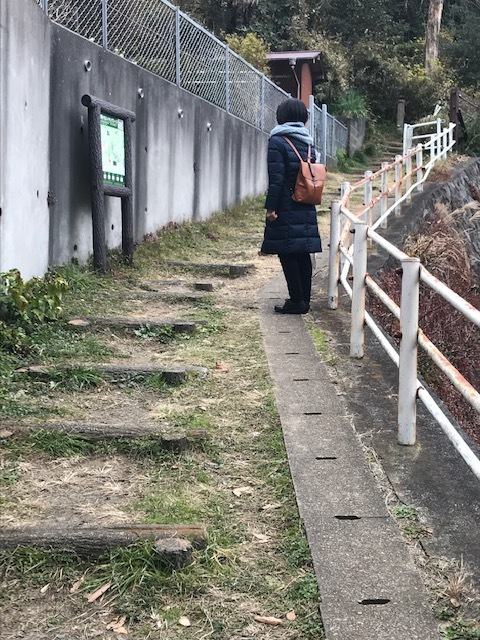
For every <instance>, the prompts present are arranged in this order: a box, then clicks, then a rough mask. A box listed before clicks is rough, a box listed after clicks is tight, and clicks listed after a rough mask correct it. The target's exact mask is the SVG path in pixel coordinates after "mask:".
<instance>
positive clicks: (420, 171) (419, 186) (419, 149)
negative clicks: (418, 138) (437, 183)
mask: <svg viewBox="0 0 480 640" xmlns="http://www.w3.org/2000/svg"><path fill="white" fill-rule="evenodd" d="M419 167H420V168H419ZM422 179H423V147H422V145H421V144H417V175H416V181H417V191H423V182H421V180H422Z"/></svg>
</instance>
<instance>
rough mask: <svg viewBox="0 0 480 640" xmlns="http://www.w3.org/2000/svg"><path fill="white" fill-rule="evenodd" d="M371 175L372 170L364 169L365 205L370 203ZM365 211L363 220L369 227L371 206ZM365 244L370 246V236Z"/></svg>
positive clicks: (371, 220)
mask: <svg viewBox="0 0 480 640" xmlns="http://www.w3.org/2000/svg"><path fill="white" fill-rule="evenodd" d="M372 175H373V171H365V173H364V177H365V178H368V180H367V182H365V184H364V190H363V197H364V200H365V202H364V204H365V206H367V205H368V204H370V203H371V202H372V181H371V180H370V178H371V177H372ZM365 213H366V220H365V222H366V223H367V224H368V225H369V226H370V227H371V226H372V224H373V208H372V207H370V208H369V209H367V211H366V212H365ZM367 246H368V247H369V248H370V247H371V246H372V240H371V239H370V238H368V241H367Z"/></svg>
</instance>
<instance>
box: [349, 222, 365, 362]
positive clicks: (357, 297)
mask: <svg viewBox="0 0 480 640" xmlns="http://www.w3.org/2000/svg"><path fill="white" fill-rule="evenodd" d="M367 229H368V227H367V224H366V222H363V221H360V222H356V223H355V237H354V241H353V284H352V324H351V329H350V355H351V357H352V358H363V353H364V342H365V331H364V326H365V289H366V286H365V276H366V274H367Z"/></svg>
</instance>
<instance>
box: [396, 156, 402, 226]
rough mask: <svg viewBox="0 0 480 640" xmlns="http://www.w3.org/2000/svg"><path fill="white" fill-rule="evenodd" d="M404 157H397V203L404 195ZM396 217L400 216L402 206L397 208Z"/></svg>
mask: <svg viewBox="0 0 480 640" xmlns="http://www.w3.org/2000/svg"><path fill="white" fill-rule="evenodd" d="M402 158H403V156H395V163H396V164H395V203H396V202H397V201H398V200H400V197H401V195H402V185H401V180H402V174H403V163H402ZM395 215H396V216H399V215H400V205H396V206H395Z"/></svg>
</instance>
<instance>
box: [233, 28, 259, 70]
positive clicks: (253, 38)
mask: <svg viewBox="0 0 480 640" xmlns="http://www.w3.org/2000/svg"><path fill="white" fill-rule="evenodd" d="M226 41H227V44H228V45H229V46H230V48H231V49H233V51H235V52H236V53H238V55H239V56H242V58H244V59H245V60H246V61H247V62H249V63H250V64H252V65H253V66H254V67H256V68H257V69H258V70H259V71H262V73H266V74H268V73H269V66H268V63H267V53H268V50H269V49H268V45H267V43H266V42H265V41H264V40H262V38H260V37H259V36H257V35H255V34H254V33H247V35H246V36H239V35H236V34H233V35H229V36H227V37H226Z"/></svg>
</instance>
